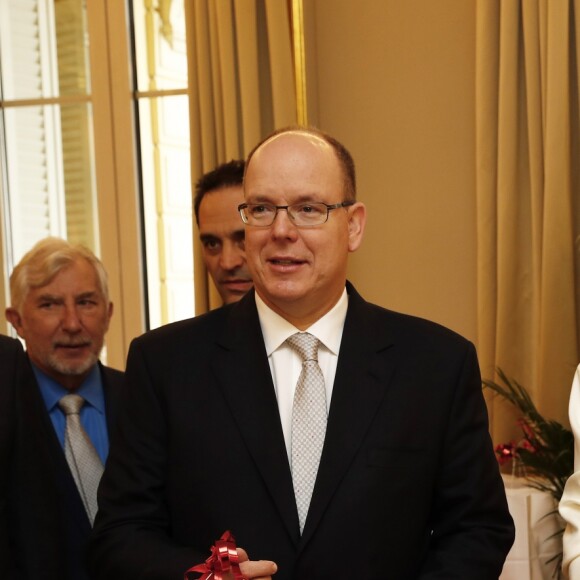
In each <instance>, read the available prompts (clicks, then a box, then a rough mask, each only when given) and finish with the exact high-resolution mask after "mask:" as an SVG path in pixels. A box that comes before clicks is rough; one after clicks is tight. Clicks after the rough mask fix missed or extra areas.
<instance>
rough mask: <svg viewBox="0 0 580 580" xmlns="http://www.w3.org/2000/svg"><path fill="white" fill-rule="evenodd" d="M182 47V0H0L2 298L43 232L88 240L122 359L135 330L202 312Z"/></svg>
mask: <svg viewBox="0 0 580 580" xmlns="http://www.w3.org/2000/svg"><path fill="white" fill-rule="evenodd" d="M152 4H155V5H154V6H152ZM129 16H130V17H129ZM129 39H134V42H133V46H130V42H129ZM185 45H186V42H185V16H184V0H157V2H156V3H152V2H149V1H146V0H132V1H131V2H128V3H124V2H122V1H121V0H0V79H1V85H0V210H1V214H0V215H1V221H0V230H1V236H0V239H1V241H2V247H1V250H2V254H1V258H0V262H1V264H0V265H1V267H2V272H3V284H2V286H1V288H0V307H2V309H3V308H4V306H5V305H6V303H7V300H8V298H7V296H8V275H9V273H10V272H11V270H12V268H13V266H14V264H15V263H16V262H18V260H20V258H21V257H22V255H23V254H24V252H25V251H27V250H28V249H29V248H30V247H31V246H32V245H33V244H34V243H35V242H36V241H37V240H38V239H40V238H42V237H45V236H46V235H56V236H60V237H66V238H68V239H70V240H72V241H75V242H81V243H84V244H86V245H87V246H89V247H91V248H92V249H93V250H94V251H95V253H97V254H98V255H99V256H100V257H101V258H102V260H103V262H104V263H105V266H106V267H107V270H108V273H109V284H110V290H111V296H112V298H113V301H114V302H115V314H114V316H113V320H112V323H111V329H110V331H109V334H108V337H107V349H108V351H107V354H108V362H109V364H112V365H113V366H117V367H118V368H123V366H124V357H125V353H126V351H127V348H128V344H129V342H130V340H131V339H132V338H133V337H134V336H136V335H138V334H140V333H141V332H143V331H144V330H146V329H147V327H154V326H158V325H160V324H164V323H166V322H170V321H172V320H177V319H179V318H185V317H188V316H192V315H193V313H194V304H193V296H194V293H193V257H192V245H193V244H192V236H193V233H192V217H191V213H192V210H191V180H190V174H189V166H190V161H189V122H188V98H187V61H186V48H185ZM133 47H134V49H135V55H136V56H135V58H133V50H132V49H133ZM134 77H135V79H136V80H135V83H136V86H134ZM137 184H139V185H140V189H141V190H142V191H141V190H138V188H137ZM144 256H146V260H145V259H144V258H143V257H144Z"/></svg>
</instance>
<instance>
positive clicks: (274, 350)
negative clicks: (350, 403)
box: [255, 288, 348, 463]
mask: <svg viewBox="0 0 580 580" xmlns="http://www.w3.org/2000/svg"><path fill="white" fill-rule="evenodd" d="M255 296H256V306H257V308H258V316H259V318H260V326H261V327H262V334H263V336H264V343H265V345H266V353H267V354H268V362H269V363H270V370H271V372H272V380H273V381H274V388H275V390H276V397H277V399H278V410H279V412H280V420H281V422H282V431H283V432H284V441H285V443H286V451H287V453H288V460H289V461H290V463H291V457H292V449H291V441H292V404H293V401H294V390H295V389H296V383H297V382H298V377H299V376H300V372H301V371H302V360H301V359H300V356H299V355H298V353H297V352H295V351H294V350H293V349H292V348H290V347H289V346H288V345H287V344H286V339H287V338H288V337H290V336H292V335H293V334H295V333H296V332H302V331H300V330H299V329H298V328H296V327H295V326H294V325H292V324H290V323H289V322H288V321H287V320H285V319H284V318H282V317H281V316H280V315H279V314H277V313H276V312H274V311H273V310H272V309H271V308H270V307H268V306H267V305H266V304H265V302H264V301H263V300H262V299H261V298H260V297H259V296H258V294H257V293H256V294H255ZM347 308H348V294H347V292H346V288H345V290H344V292H343V293H342V296H341V297H340V299H339V300H338V302H337V303H336V304H335V305H334V306H333V308H332V309H331V310H330V311H329V312H327V313H326V314H325V315H324V316H323V317H322V318H319V319H318V320H317V321H316V322H315V323H314V324H312V325H311V326H310V327H309V328H307V329H306V330H305V331H303V332H308V333H310V334H312V335H314V336H315V337H316V338H317V339H318V340H319V341H320V343H321V344H320V346H319V348H318V364H319V365H320V368H321V369H322V374H323V375H324V384H325V387H326V408H327V410H328V409H330V399H331V397H332V388H333V386H334V377H335V375H336V365H337V363H338V351H339V350H340V341H341V340H342V331H343V329H344V321H345V318H346V311H347Z"/></svg>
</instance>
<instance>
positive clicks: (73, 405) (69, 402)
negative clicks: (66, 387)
mask: <svg viewBox="0 0 580 580" xmlns="http://www.w3.org/2000/svg"><path fill="white" fill-rule="evenodd" d="M84 404H85V400H84V399H83V398H82V397H81V396H80V395H65V396H64V397H63V398H62V399H61V400H60V401H59V402H58V406H59V407H60V408H61V409H62V410H63V411H64V414H65V415H78V414H79V411H80V410H81V407H82V406H83V405H84Z"/></svg>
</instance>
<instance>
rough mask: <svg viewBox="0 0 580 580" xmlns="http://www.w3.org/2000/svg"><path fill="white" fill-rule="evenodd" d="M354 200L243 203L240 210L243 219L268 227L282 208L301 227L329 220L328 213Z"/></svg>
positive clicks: (245, 221)
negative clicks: (337, 201)
mask: <svg viewBox="0 0 580 580" xmlns="http://www.w3.org/2000/svg"><path fill="white" fill-rule="evenodd" d="M353 204H354V201H343V202H342V203H333V204H332V205H328V204H327V203H308V202H303V203H293V204H292V205H274V204H273V203H241V204H240V205H239V206H238V211H239V212H240V215H241V216H242V221H243V222H244V223H245V224H247V225H249V226H254V227H259V228H260V227H262V228H267V227H269V226H271V225H272V224H273V223H274V220H275V219H276V215H277V214H278V212H279V211H280V210H281V209H284V210H286V211H287V212H288V217H289V218H290V219H291V220H292V221H293V223H294V225H295V226H297V227H299V228H307V227H309V226H319V225H321V224H323V223H325V222H326V221H327V220H328V214H329V213H330V211H331V210H333V209H338V208H339V207H347V206H349V205H353Z"/></svg>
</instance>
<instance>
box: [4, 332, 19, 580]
mask: <svg viewBox="0 0 580 580" xmlns="http://www.w3.org/2000/svg"><path fill="white" fill-rule="evenodd" d="M24 362H25V357H24V352H23V350H22V346H21V345H20V342H19V341H17V340H15V339H11V338H8V337H0V372H1V373H2V380H1V381H0V578H5V579H7V580H9V579H11V578H14V579H16V578H20V577H21V576H20V573H19V572H18V571H17V569H16V562H15V560H14V546H12V545H11V541H10V533H9V532H10V529H9V528H10V525H9V522H8V505H9V501H10V498H9V497H8V494H9V488H10V482H9V477H10V473H11V472H12V467H11V465H12V454H13V447H14V433H15V429H16V426H15V417H16V389H17V388H18V384H19V380H20V376H21V372H22V370H23V368H24V367H23V365H24Z"/></svg>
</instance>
